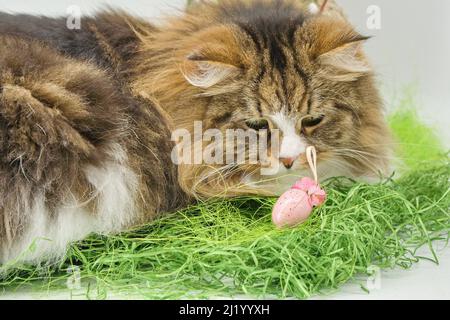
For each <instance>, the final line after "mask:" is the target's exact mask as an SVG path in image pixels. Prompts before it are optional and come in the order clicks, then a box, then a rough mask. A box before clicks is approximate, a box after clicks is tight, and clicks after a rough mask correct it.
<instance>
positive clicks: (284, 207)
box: [272, 147, 327, 228]
mask: <svg viewBox="0 0 450 320" xmlns="http://www.w3.org/2000/svg"><path fill="white" fill-rule="evenodd" d="M306 157H307V159H308V163H309V166H310V168H311V171H312V172H313V175H314V180H313V179H311V178H308V177H305V178H302V179H300V180H299V181H297V182H296V183H295V184H294V185H293V186H292V187H291V189H289V190H288V191H286V192H285V193H283V194H282V195H281V197H280V198H279V199H278V201H277V202H276V203H275V206H274V208H273V211H272V221H273V223H274V224H275V225H276V226H277V227H280V228H281V227H293V226H296V225H298V224H300V223H302V222H304V221H306V219H308V217H309V216H310V215H311V212H312V211H313V209H314V207H317V206H320V205H322V204H323V203H324V202H325V200H326V197H327V194H326V192H325V191H324V190H323V189H322V188H320V185H319V183H318V178H317V156H316V149H315V148H314V147H308V148H307V149H306Z"/></svg>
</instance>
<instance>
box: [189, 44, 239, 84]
mask: <svg viewBox="0 0 450 320" xmlns="http://www.w3.org/2000/svg"><path fill="white" fill-rule="evenodd" d="M182 73H183V75H184V77H185V79H186V80H187V81H188V82H189V83H190V84H191V85H193V86H195V87H199V88H202V89H208V88H210V87H213V86H215V85H217V84H219V83H221V82H223V81H225V80H228V79H232V78H234V77H236V76H238V75H239V74H240V69H239V68H238V67H236V66H234V65H232V64H229V63H226V62H221V61H214V60H209V58H208V57H204V56H202V55H198V54H195V53H194V54H191V55H189V56H188V57H186V60H185V61H184V65H183V68H182Z"/></svg>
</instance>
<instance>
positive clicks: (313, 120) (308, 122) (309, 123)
mask: <svg viewBox="0 0 450 320" xmlns="http://www.w3.org/2000/svg"><path fill="white" fill-rule="evenodd" d="M324 118H325V116H324V115H321V116H319V117H312V116H311V117H305V118H304V119H302V127H303V128H312V127H315V126H318V125H319V124H320V123H321V122H322V121H323V119H324Z"/></svg>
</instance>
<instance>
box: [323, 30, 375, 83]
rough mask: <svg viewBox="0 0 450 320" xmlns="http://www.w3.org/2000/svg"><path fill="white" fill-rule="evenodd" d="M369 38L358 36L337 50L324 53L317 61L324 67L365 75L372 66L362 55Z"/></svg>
mask: <svg viewBox="0 0 450 320" xmlns="http://www.w3.org/2000/svg"><path fill="white" fill-rule="evenodd" d="M367 39H368V38H366V37H362V36H357V37H354V38H352V39H351V40H350V41H349V42H345V43H343V44H341V45H339V46H338V47H337V48H334V49H331V50H330V51H328V52H325V53H322V54H321V55H319V57H318V58H317V61H318V62H319V63H320V65H322V66H326V67H331V68H333V69H335V70H336V71H338V72H340V73H341V74H342V73H344V74H345V73H346V74H353V75H354V76H356V75H357V74H360V75H362V74H365V73H368V72H370V71H371V68H370V65H369V63H368V61H367V60H366V58H365V57H364V55H363V53H362V46H363V44H364V42H365V41H366V40H367Z"/></svg>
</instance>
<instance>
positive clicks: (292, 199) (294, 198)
mask: <svg viewBox="0 0 450 320" xmlns="http://www.w3.org/2000/svg"><path fill="white" fill-rule="evenodd" d="M308 198H309V196H308V194H307V193H306V192H305V191H303V190H299V189H290V190H288V191H286V192H285V193H283V195H282V196H281V197H280V198H279V199H278V201H277V202H276V204H275V206H274V208H273V211H272V221H273V223H274V224H275V225H276V226H277V227H279V228H282V227H293V226H296V225H298V224H300V223H302V222H304V221H306V219H308V217H309V215H310V214H311V212H312V209H313V207H312V206H311V204H310V202H309V199H308Z"/></svg>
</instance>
